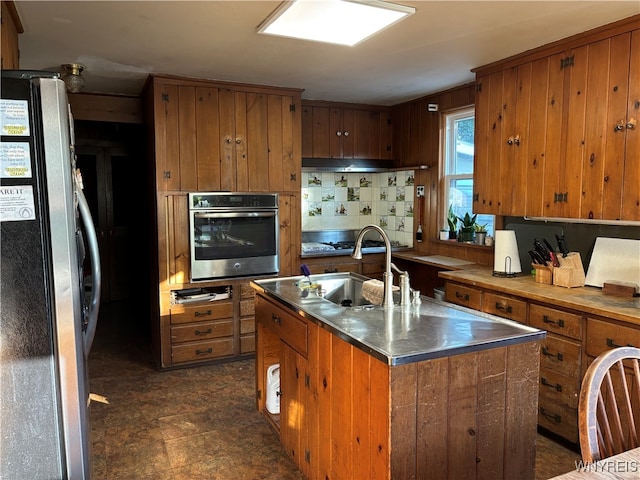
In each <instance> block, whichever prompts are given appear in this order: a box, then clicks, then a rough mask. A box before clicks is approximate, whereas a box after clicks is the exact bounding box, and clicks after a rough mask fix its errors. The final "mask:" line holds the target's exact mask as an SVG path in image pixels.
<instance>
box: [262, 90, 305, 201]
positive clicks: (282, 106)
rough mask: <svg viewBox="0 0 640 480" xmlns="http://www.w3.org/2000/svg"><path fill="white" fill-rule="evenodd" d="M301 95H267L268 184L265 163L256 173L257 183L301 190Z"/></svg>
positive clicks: (269, 187) (268, 187)
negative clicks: (299, 96) (295, 96)
mask: <svg viewBox="0 0 640 480" xmlns="http://www.w3.org/2000/svg"><path fill="white" fill-rule="evenodd" d="M299 138H300V99H299V98H294V97H292V96H286V95H284V96H283V95H267V145H268V149H267V156H268V162H267V164H268V168H269V175H268V184H266V183H265V181H266V180H267V177H266V176H265V175H264V170H261V168H262V169H263V168H264V167H259V166H256V168H255V171H253V172H252V175H253V176H255V177H256V181H255V182H254V183H256V184H257V187H259V188H261V189H263V190H267V191H272V192H299V191H300V141H299Z"/></svg>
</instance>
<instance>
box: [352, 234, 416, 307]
mask: <svg viewBox="0 0 640 480" xmlns="http://www.w3.org/2000/svg"><path fill="white" fill-rule="evenodd" d="M369 230H375V231H376V232H378V233H379V234H380V236H381V237H382V240H384V248H385V268H384V274H383V276H382V280H383V282H384V294H383V297H382V306H383V307H384V308H393V272H392V271H391V265H393V264H392V263H391V242H390V241H389V237H388V236H387V233H386V232H385V231H384V230H383V229H382V228H380V227H379V226H377V225H367V226H365V227H363V228H362V230H360V232H359V233H358V236H357V238H356V245H355V247H354V249H353V253H352V254H351V256H352V257H353V258H355V259H356V260H360V259H361V258H362V240H363V238H364V234H365V233H367V232H368V231H369ZM393 267H394V268H395V269H396V270H397V269H398V267H396V266H395V265H393ZM398 271H400V270H398ZM405 273H406V272H405ZM408 278H409V277H408V275H407V283H408Z"/></svg>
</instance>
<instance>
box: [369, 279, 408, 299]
mask: <svg viewBox="0 0 640 480" xmlns="http://www.w3.org/2000/svg"><path fill="white" fill-rule="evenodd" d="M391 289H392V291H394V292H395V291H397V290H399V289H400V287H398V286H396V285H393V286H392V287H391ZM362 296H363V298H364V299H365V300H367V301H369V302H371V303H373V304H374V305H382V302H383V300H384V282H381V281H380V280H376V279H371V280H367V281H366V282H363V284H362Z"/></svg>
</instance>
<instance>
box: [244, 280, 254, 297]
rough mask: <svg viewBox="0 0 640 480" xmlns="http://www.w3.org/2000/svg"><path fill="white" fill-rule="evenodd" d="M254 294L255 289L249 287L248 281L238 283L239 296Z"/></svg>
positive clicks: (251, 295)
mask: <svg viewBox="0 0 640 480" xmlns="http://www.w3.org/2000/svg"><path fill="white" fill-rule="evenodd" d="M255 296H256V291H255V290H254V289H253V288H251V284H250V283H242V284H240V298H253V297H255Z"/></svg>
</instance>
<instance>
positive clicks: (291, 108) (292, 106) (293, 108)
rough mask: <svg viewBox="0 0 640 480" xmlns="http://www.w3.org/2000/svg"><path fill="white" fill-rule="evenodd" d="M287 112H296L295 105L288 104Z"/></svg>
mask: <svg viewBox="0 0 640 480" xmlns="http://www.w3.org/2000/svg"><path fill="white" fill-rule="evenodd" d="M289 111H290V112H295V111H296V104H295V103H290V104H289Z"/></svg>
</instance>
